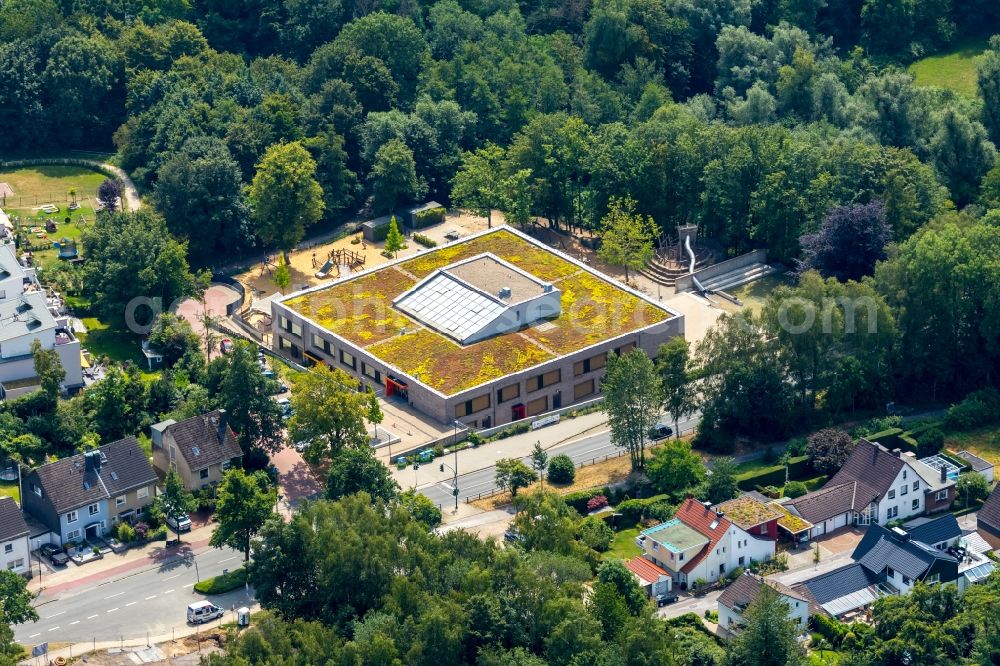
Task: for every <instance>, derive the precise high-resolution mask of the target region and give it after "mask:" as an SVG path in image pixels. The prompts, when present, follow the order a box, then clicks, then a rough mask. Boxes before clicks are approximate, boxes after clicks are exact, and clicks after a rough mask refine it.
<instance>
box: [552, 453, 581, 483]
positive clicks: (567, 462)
mask: <svg viewBox="0 0 1000 666" xmlns="http://www.w3.org/2000/svg"><path fill="white" fill-rule="evenodd" d="M574 479H576V465H574V464H573V460H572V458H570V457H569V456H567V455H565V454H561V455H558V456H552V460H550V461H549V482H550V483H559V484H564V485H566V484H570V483H573V480H574Z"/></svg>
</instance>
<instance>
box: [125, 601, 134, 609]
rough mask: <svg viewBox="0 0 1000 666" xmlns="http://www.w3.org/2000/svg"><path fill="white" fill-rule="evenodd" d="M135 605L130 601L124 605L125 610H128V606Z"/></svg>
mask: <svg viewBox="0 0 1000 666" xmlns="http://www.w3.org/2000/svg"><path fill="white" fill-rule="evenodd" d="M135 604H136V602H135V601H130V602H128V603H127V604H125V608H128V607H129V606H134V605H135Z"/></svg>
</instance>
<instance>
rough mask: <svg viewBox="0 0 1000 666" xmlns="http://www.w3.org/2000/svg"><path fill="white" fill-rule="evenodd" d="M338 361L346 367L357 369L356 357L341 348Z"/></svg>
mask: <svg viewBox="0 0 1000 666" xmlns="http://www.w3.org/2000/svg"><path fill="white" fill-rule="evenodd" d="M340 362H341V363H342V364H343V365H345V366H347V367H348V368H350V369H351V370H357V369H358V361H357V359H355V358H354V356H353V355H351V354H348V353H347V352H346V351H344V350H343V349H341V350H340Z"/></svg>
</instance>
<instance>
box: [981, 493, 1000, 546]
mask: <svg viewBox="0 0 1000 666" xmlns="http://www.w3.org/2000/svg"><path fill="white" fill-rule="evenodd" d="M976 527H977V528H978V530H979V534H980V535H981V536H982V537H983V538H984V539H985V540H986V541H987V542H988V543H989V544H990V545H991V546H993V547H994V548H1000V485H998V486H997V487H996V488H994V489H993V492H992V493H990V496H989V497H987V498H986V503H985V504H983V508H981V509H980V510H979V514H978V515H977V516H976Z"/></svg>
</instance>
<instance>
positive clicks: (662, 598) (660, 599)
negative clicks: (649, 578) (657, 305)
mask: <svg viewBox="0 0 1000 666" xmlns="http://www.w3.org/2000/svg"><path fill="white" fill-rule="evenodd" d="M678 598H679V597H678V596H677V595H676V594H673V593H671V594H658V595H656V605H657V607H658V608H662V607H664V606H666V605H667V604H675V603H677V599H678Z"/></svg>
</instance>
